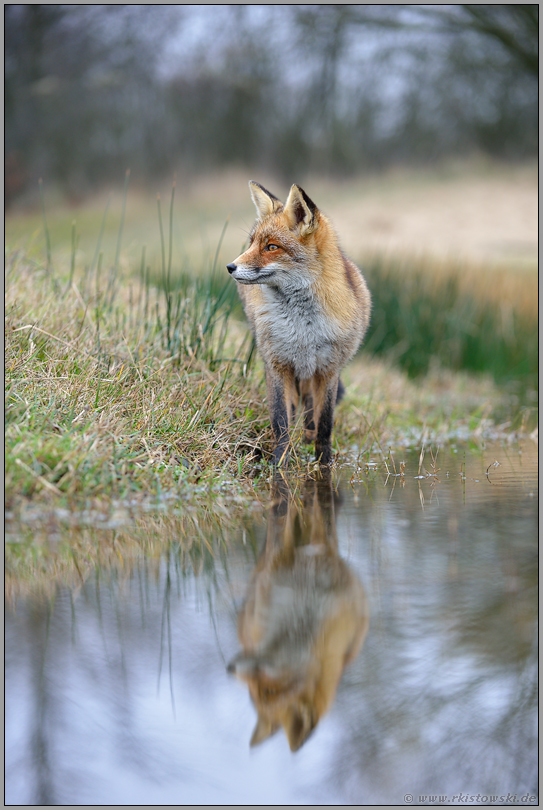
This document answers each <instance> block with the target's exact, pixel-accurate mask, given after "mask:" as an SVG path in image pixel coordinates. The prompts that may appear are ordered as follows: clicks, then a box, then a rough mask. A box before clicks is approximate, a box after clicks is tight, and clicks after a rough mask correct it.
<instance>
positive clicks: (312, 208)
mask: <svg viewBox="0 0 543 810" xmlns="http://www.w3.org/2000/svg"><path fill="white" fill-rule="evenodd" d="M317 213H318V208H317V206H316V205H315V203H314V202H313V200H310V199H309V197H308V196H307V194H306V193H305V191H304V190H303V188H300V186H296V185H294V186H292V188H291V189H290V194H289V195H288V199H287V201H286V203H285V214H286V216H287V219H288V220H289V223H290V227H291V228H292V230H295V231H297V232H298V233H299V235H300V236H306V235H307V234H309V233H312V232H313V231H316V230H317V228H318V227H319V220H318V217H317Z"/></svg>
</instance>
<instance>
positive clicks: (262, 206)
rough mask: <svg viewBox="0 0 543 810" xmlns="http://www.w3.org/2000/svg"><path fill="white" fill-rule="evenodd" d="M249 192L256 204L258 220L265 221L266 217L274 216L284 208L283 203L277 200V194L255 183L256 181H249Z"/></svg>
mask: <svg viewBox="0 0 543 810" xmlns="http://www.w3.org/2000/svg"><path fill="white" fill-rule="evenodd" d="M249 191H250V192H251V197H252V198H253V202H254V204H255V208H256V213H257V214H258V219H264V217H267V216H268V215H269V214H274V213H275V212H276V211H278V210H279V209H280V208H282V207H283V203H282V202H281V200H278V199H277V197H276V196H275V194H272V193H271V191H268V189H267V188H264V186H261V185H260V183H255V181H254V180H249Z"/></svg>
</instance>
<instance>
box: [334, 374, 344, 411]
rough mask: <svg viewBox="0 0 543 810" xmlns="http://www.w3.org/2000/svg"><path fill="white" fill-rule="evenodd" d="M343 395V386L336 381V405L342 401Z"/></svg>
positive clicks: (339, 381)
mask: <svg viewBox="0 0 543 810" xmlns="http://www.w3.org/2000/svg"><path fill="white" fill-rule="evenodd" d="M344 394H345V386H344V385H343V383H342V382H341V380H338V381H337V397H336V405H337V403H338V402H339V401H340V400H342V399H343V395H344Z"/></svg>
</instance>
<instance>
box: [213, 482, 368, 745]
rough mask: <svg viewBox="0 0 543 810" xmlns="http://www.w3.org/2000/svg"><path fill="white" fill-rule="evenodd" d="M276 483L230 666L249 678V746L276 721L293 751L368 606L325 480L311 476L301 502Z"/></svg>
mask: <svg viewBox="0 0 543 810" xmlns="http://www.w3.org/2000/svg"><path fill="white" fill-rule="evenodd" d="M281 483H282V484H283V487H282V489H281ZM281 483H280V484H279V486H278V484H277V481H276V482H275V493H274V494H275V496H276V500H275V503H274V505H273V507H272V510H271V514H270V519H269V522H268V532H267V537H266V547H265V550H264V553H263V555H262V557H261V559H260V560H259V562H258V564H257V566H256V569H255V571H254V573H253V576H252V579H251V582H250V584H249V588H248V593H247V597H246V600H245V603H244V605H243V607H242V609H241V611H240V613H239V616H238V635H239V639H240V642H241V645H242V647H243V652H241V653H240V654H239V655H237V656H236V658H234V660H233V661H232V662H231V663H230V664H229V666H228V671H229V672H230V673H233V674H235V675H236V676H237V677H238V678H239V679H240V680H242V681H244V682H245V683H247V685H248V686H249V693H250V695H251V698H252V701H253V703H254V705H255V708H256V710H257V713H258V720H257V724H256V727H255V730H254V732H253V736H252V738H251V746H254V745H258V744H259V743H261V742H263V741H264V740H266V739H268V737H271V735H272V734H275V732H276V731H278V730H279V728H281V726H282V727H283V729H284V731H285V734H286V736H287V739H288V742H289V745H290V748H291V750H292V751H297V750H298V749H299V748H300V747H301V746H302V745H303V744H304V742H305V741H306V740H307V738H308V737H309V735H310V734H311V732H312V731H313V730H314V729H315V727H316V725H317V723H318V722H319V720H320V718H321V717H322V715H323V714H324V713H325V712H326V711H327V710H328V709H329V708H330V706H331V704H332V701H333V700H334V696H335V694H336V690H337V687H338V684H339V681H340V679H341V675H342V673H343V670H344V668H345V666H346V665H347V664H349V663H350V662H351V661H353V660H354V659H355V658H356V656H357V655H358V653H359V652H360V649H361V647H362V644H363V642H364V639H365V637H366V633H367V631H368V625H369V611H368V604H367V600H366V595H365V592H364V589H363V587H362V584H361V583H360V581H359V580H358V578H357V577H356V576H355V574H354V573H353V572H352V571H351V570H350V568H349V566H348V565H347V564H346V563H345V562H344V561H343V560H342V559H341V557H340V556H339V554H338V550H337V535H336V528H335V516H334V495H333V492H332V486H331V481H330V480H328V481H326V480H322V481H311V480H309V481H308V482H307V483H306V488H305V495H304V504H303V508H300V507H299V505H298V504H297V503H296V502H295V500H294V498H292V497H288V493H287V492H286V490H287V487H286V485H285V483H284V482H281ZM277 496H279V497H277Z"/></svg>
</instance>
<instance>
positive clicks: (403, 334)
mask: <svg viewBox="0 0 543 810" xmlns="http://www.w3.org/2000/svg"><path fill="white" fill-rule="evenodd" d="M364 272H365V275H366V278H367V281H368V285H369V287H370V290H371V291H372V296H373V303H374V307H373V314H372V321H371V325H370V328H369V331H368V335H367V337H366V341H365V347H366V351H369V352H370V353H371V354H374V355H385V356H388V357H389V358H392V357H393V358H394V361H395V363H396V364H398V365H399V366H400V367H401V368H403V369H405V371H407V373H408V374H409V376H410V377H419V376H421V375H425V374H426V373H427V372H428V370H429V368H430V366H431V364H432V363H433V364H438V365H439V366H440V367H442V368H447V369H451V370H452V371H468V372H472V373H486V374H491V375H492V376H493V378H494V380H495V381H496V383H497V384H499V385H509V386H510V387H511V388H512V389H513V390H514V389H517V390H523V391H530V390H535V389H536V388H537V381H538V320H537V309H536V307H535V302H536V301H537V289H532V295H531V296H530V299H529V300H523V298H524V297H523V295H522V293H523V292H524V290H522V289H521V290H518V289H516V288H518V287H521V288H522V286H523V285H522V283H519V281H518V279H517V280H516V284H515V289H514V290H513V289H511V288H510V279H511V276H510V274H503V273H501V274H500V273H499V272H496V271H493V272H492V274H489V273H488V272H485V271H484V268H477V267H472V268H469V269H468V268H466V267H465V266H464V267H460V268H458V267H456V268H455V267H454V265H453V266H451V267H449V268H446V269H443V268H439V270H438V271H437V272H436V269H435V268H432V267H430V268H428V267H427V266H426V267H425V266H424V263H419V264H418V266H417V265H414V264H413V262H403V263H401V262H399V261H394V260H388V261H383V259H382V258H379V257H376V258H373V260H368V261H366V262H365V263H364ZM485 285H487V286H488V287H489V288H490V289H491V290H492V294H491V295H486V296H485V295H483V294H482V293H481V291H480V289H477V288H480V287H483V286H485ZM524 286H525V287H526V286H527V287H528V290H530V288H532V287H533V285H532V284H530V283H529V284H525V285H524Z"/></svg>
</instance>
